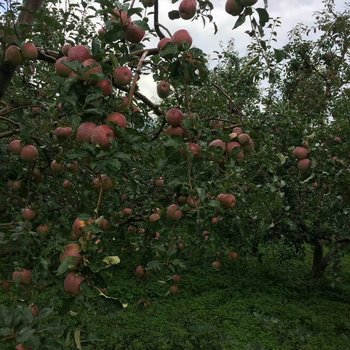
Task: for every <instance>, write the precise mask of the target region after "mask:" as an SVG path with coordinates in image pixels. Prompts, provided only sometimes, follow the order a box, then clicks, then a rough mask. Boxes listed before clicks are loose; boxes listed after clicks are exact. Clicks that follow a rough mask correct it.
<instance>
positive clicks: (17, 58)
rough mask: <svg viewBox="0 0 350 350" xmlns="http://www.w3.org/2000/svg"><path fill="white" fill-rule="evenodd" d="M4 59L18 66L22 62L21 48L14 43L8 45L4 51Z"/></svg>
mask: <svg viewBox="0 0 350 350" xmlns="http://www.w3.org/2000/svg"><path fill="white" fill-rule="evenodd" d="M5 60H7V61H9V62H10V63H11V64H13V65H14V66H18V65H20V64H22V63H23V62H24V59H23V56H22V53H21V50H20V48H19V47H18V46H16V45H10V46H9V47H8V48H7V49H6V51H5Z"/></svg>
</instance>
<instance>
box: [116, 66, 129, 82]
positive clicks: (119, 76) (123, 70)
mask: <svg viewBox="0 0 350 350" xmlns="http://www.w3.org/2000/svg"><path fill="white" fill-rule="evenodd" d="M113 78H114V81H115V82H116V84H120V85H128V84H130V83H131V81H132V71H131V69H130V68H129V67H117V68H116V69H115V70H114V71H113Z"/></svg>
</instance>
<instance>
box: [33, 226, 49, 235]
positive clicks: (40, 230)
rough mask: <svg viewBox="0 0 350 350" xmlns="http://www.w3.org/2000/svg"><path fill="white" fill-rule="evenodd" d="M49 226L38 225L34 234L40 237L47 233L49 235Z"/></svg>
mask: <svg viewBox="0 0 350 350" xmlns="http://www.w3.org/2000/svg"><path fill="white" fill-rule="evenodd" d="M49 230H50V228H49V225H47V224H40V225H39V226H38V227H37V228H36V232H37V233H39V234H40V235H46V234H47V233H49Z"/></svg>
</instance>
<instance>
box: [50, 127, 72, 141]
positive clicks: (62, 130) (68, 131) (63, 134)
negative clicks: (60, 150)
mask: <svg viewBox="0 0 350 350" xmlns="http://www.w3.org/2000/svg"><path fill="white" fill-rule="evenodd" d="M54 133H55V135H56V136H57V137H58V138H60V139H67V138H69V137H71V136H72V134H73V129H72V128H71V127H70V126H66V127H62V126H59V127H58V128H56V129H55V131H54Z"/></svg>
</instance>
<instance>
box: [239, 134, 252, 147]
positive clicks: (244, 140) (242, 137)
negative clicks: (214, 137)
mask: <svg viewBox="0 0 350 350" xmlns="http://www.w3.org/2000/svg"><path fill="white" fill-rule="evenodd" d="M237 138H238V142H239V143H240V144H241V145H242V146H245V145H250V144H251V143H252V139H251V138H250V136H249V135H248V134H246V133H241V134H239V135H238V137H237Z"/></svg>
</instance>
